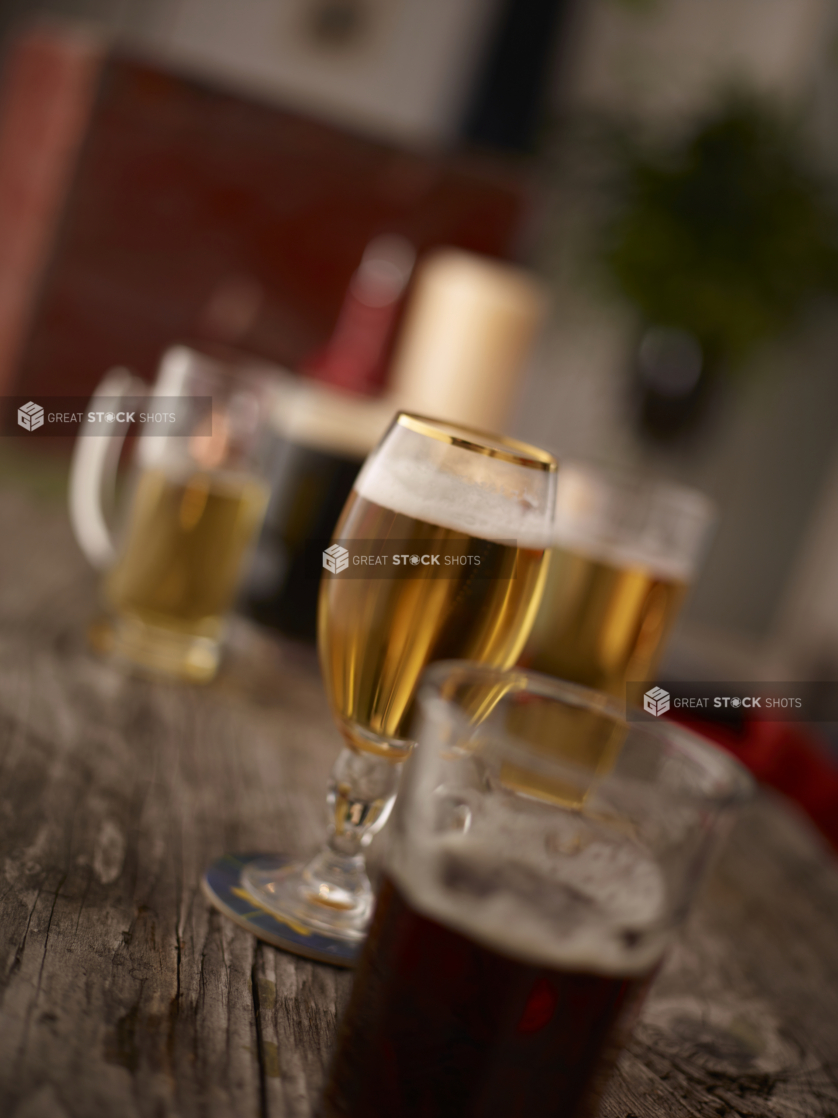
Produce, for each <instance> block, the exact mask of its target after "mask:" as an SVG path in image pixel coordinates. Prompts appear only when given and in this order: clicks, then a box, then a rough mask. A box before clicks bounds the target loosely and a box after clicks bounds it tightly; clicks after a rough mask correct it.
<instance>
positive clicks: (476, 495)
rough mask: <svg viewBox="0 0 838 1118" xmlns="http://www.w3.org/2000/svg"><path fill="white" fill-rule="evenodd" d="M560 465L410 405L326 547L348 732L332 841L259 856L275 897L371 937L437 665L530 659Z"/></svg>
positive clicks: (248, 873) (261, 875)
mask: <svg viewBox="0 0 838 1118" xmlns="http://www.w3.org/2000/svg"><path fill="white" fill-rule="evenodd" d="M555 478H556V462H555V459H554V458H553V457H552V456H551V455H549V454H546V453H545V452H544V451H540V450H538V449H536V448H534V447H530V446H527V445H525V444H523V443H519V442H516V441H514V440H511V439H506V438H502V437H500V436H494V435H487V434H484V433H482V432H477V431H474V430H471V429H470V428H465V427H460V426H458V425H456V424H450V423H444V422H440V421H437V420H432V419H426V418H422V417H419V416H415V415H407V414H404V413H400V414H399V415H398V416H397V417H396V418H395V420H394V421H393V423H392V425H391V427H390V429H389V430H388V431H387V433H386V434H385V435H384V437H383V439H382V441H381V443H380V444H379V446H378V447H377V448H376V450H375V451H373V453H372V454H371V455H370V457H369V458H368V459H367V461H366V463H365V465H364V467H363V469H362V470H361V473H360V474H359V476H358V479H357V480H356V482H355V486H354V488H353V491H352V493H351V494H350V497H349V500H348V502H347V504H346V506H345V508H344V511H343V514H342V516H341V519H340V521H339V522H338V525H337V528H336V529H335V535H334V540H333V543H332V547H331V548H330V549H329V551H327V552H326V553H324V560H323V561H324V564H325V563H327V562H328V563H329V566H328V567H327V569H326V570H325V571H324V572H323V575H322V581H321V584H320V602H319V613H318V630H319V631H318V649H319V653H320V664H321V668H322V671H323V681H324V683H325V686H326V694H327V696H328V698H329V703H330V705H331V708H332V713H333V714H334V716H335V719H336V721H337V724H338V727H339V729H340V731H341V735H342V737H343V741H344V749H343V751H342V752H341V754H340V755H339V757H338V760H337V762H336V765H335V768H334V770H333V773H332V783H331V787H330V791H329V813H330V830H329V838H328V843H327V847H326V848H325V849H324V850H323V851H322V852H321V853H320V854H319V855H317V856H316V857H315V859H314V860H313V861H311V862H309V863H308V864H306V865H292V866H290V867H289V866H282V865H278V866H277V867H276V868H273V867H270V866H268V867H265V866H264V865H263V864H260V865H258V866H256V865H251V866H250V867H246V868H245V870H244V872H243V878H242V880H243V887H244V889H245V890H246V891H247V893H248V894H249V895H250V896H251V897H253V898H254V899H255V900H256V902H257V903H258V904H259V905H260V906H262V907H264V908H268V909H269V910H270V911H272V912H275V913H277V914H278V915H280V916H281V917H282V918H283V919H284V920H286V921H289V920H290V921H293V922H294V924H295V925H297V926H303V927H308V928H313V929H316V930H317V931H318V932H320V933H321V934H327V935H331V936H334V937H337V938H342V939H343V940H344V941H346V942H350V943H359V942H360V941H361V940H362V939H363V936H364V935H365V933H366V928H367V923H368V920H369V914H370V911H371V907H372V890H371V887H370V884H369V881H368V879H367V875H366V871H365V868H364V859H363V853H362V849H363V847H364V845H365V844H366V843H367V842H368V841H369V839H370V838H371V836H372V835H373V834H374V833H375V832H376V831H377V830H378V829H379V828H380V827H381V826H382V825H383V823H384V821H385V820H386V818H387V816H388V814H389V812H390V809H391V807H392V804H393V800H394V798H395V794H396V785H397V781H398V778H399V772H400V768H401V762H402V761H404V759H405V758H406V757H407V755H408V753H409V752H410V749H411V747H412V744H413V743H412V738H411V736H410V733H409V724H410V719H411V716H412V713H413V699H414V695H415V692H416V687H417V685H418V682H419V678H420V676H421V673H422V671H423V670H424V669H425V667H426V666H427V665H428V664H429V663H431V662H433V661H436V660H444V659H450V658H452V657H457V658H463V659H468V660H473V661H479V662H481V663H487V664H491V665H493V666H496V667H500V668H505V667H509V666H511V665H512V664H514V663H515V662H516V660H517V658H518V656H519V655H520V653H521V650H522V648H523V646H524V642H525V641H526V638H527V635H528V634H529V630H530V627H531V625H532V622H533V619H534V617H535V614H536V611H537V609H538V603H539V599H540V596H541V591H542V587H543V584H544V579H545V575H546V571H547V562H548V558H549V555H548V540H549V537H550V525H551V521H552V515H553V507H554V503H555ZM318 558H319V557H318Z"/></svg>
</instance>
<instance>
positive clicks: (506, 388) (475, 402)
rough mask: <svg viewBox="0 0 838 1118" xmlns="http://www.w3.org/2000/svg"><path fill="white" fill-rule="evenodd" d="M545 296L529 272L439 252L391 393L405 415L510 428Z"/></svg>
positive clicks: (411, 309)
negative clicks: (411, 414)
mask: <svg viewBox="0 0 838 1118" xmlns="http://www.w3.org/2000/svg"><path fill="white" fill-rule="evenodd" d="M545 309H546V298H545V293H544V289H543V287H542V286H541V284H540V283H539V282H538V281H537V280H536V279H534V278H533V277H532V276H531V275H530V274H529V273H527V272H525V271H523V270H522V269H520V268H515V267H512V266H511V265H509V264H501V263H499V262H497V261H495V260H490V259H488V258H486V257H482V256H476V255H474V254H472V253H468V252H461V251H455V250H453V249H445V250H440V251H438V252H436V253H434V254H433V255H432V256H429V257H428V258H427V259H426V260H425V261H424V262H423V264H422V267H421V269H420V271H419V274H418V276H417V280H416V288H415V290H414V292H413V295H412V297H411V300H410V304H409V306H408V309H407V315H406V319H405V324H404V327H403V330H402V334H401V338H400V340H399V344H398V347H397V350H396V354H395V359H394V364H393V374H392V377H391V380H390V390H389V393H388V396H389V397H390V398H391V399H392V400H393V402H394V404H395V405H396V406H397V407H399V408H402V409H404V410H406V411H414V412H418V413H420V414H424V415H429V416H434V417H436V418H438V419H447V420H449V421H451V422H456V423H465V424H469V425H470V426H473V427H480V428H483V429H484V430H487V431H504V430H506V429H507V428H508V426H509V415H510V411H511V409H512V407H513V404H514V398H515V395H516V389H517V386H518V381H519V379H520V375H521V372H522V369H523V366H524V363H525V361H526V358H527V355H528V353H529V349H530V345H531V343H532V340H533V337H534V334H535V331H536V329H537V328H538V326H539V324H540V323H541V321H542V318H543V316H544V312H545Z"/></svg>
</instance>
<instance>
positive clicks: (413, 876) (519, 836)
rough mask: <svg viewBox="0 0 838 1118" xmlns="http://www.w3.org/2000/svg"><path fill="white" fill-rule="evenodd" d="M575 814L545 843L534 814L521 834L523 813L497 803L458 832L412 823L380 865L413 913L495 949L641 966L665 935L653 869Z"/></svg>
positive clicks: (607, 968) (588, 968) (565, 963)
mask: <svg viewBox="0 0 838 1118" xmlns="http://www.w3.org/2000/svg"><path fill="white" fill-rule="evenodd" d="M579 818H580V817H579V816H575V817H574V816H573V815H571V814H570V813H568V814H567V815H566V816H565V817H564V819H563V820H562V819H559V820H558V821H557V823H556V824H555V825H554V826H553V827H552V829H551V839H552V842H551V841H549V840H548V842H547V843H545V841H544V835H543V833H541V834H539V833H536V832H538V830H539V828H541V827H543V824H542V821H541V820H537V821H535V822H534V824H533V826H532V828H531V830H530V832H529V833H528V830H527V826H526V816H517V817H516V816H510V815H508V814H507V813H506V812H502V811H495V812H488V813H486V814H485V815H484V816H483V818H482V819H480V820H473V821H472V822H471V824H470V827H469V829H468V831H467V832H466V833H464V834H452V833H450V832H448V833H429V832H428V831H427V830H425V829H424V828H422V829H421V830H422V832H423V833H421V834H417V833H416V832H417V831H418V830H419V828H417V829H416V830H411V832H410V834H409V838H408V837H407V836H404V837H402V838H401V840H400V841H399V842H397V844H396V846H395V848H394V850H393V853H392V855H391V858H390V861H389V864H388V870H389V872H390V875H391V876H392V877H393V879H394V882H395V884H396V885H397V887H398V888H399V889H400V891H401V892H402V893H403V894H404V895H405V897H406V898H407V900H408V901H409V903H410V904H411V905H412V906H413V907H414V908H415V909H416V910H417V911H419V912H421V913H423V914H424V915H426V916H429V917H430V918H431V919H434V920H437V921H439V922H440V923H442V924H444V925H446V926H447V927H450V928H452V929H455V930H457V931H459V932H461V933H462V934H463V935H465V936H467V937H468V938H470V939H473V940H475V941H476V942H478V943H481V944H483V945H484V946H487V947H489V948H491V949H493V950H495V951H497V952H499V953H500V954H504V955H508V956H510V957H512V958H517V959H520V960H522V961H524V962H527V963H531V964H534V965H539V966H550V967H555V968H557V969H563V970H571V971H584V972H593V973H598V974H607V975H619V976H622V977H628V976H633V975H642V974H646V973H648V972H649V971H650V970H651V969H652V968H653V967H654V966H655V965H656V964H657V963H658V961H659V960H660V957H661V955H662V954H663V952H664V950H665V948H666V945H667V942H668V939H669V929H668V927H667V922H666V920H665V918H664V917H665V910H666V894H665V887H664V881H663V876H662V873H661V871H660V869H659V867H658V866H657V864H656V863H655V861H654V860H653V859H652V858H651V857H650V856H649V855H648V854H647V853H646V852H645V851H643V850H642V849H641V848H640V847H639V846H638V845H636V844H635V843H633V842H631V841H630V840H629V839H627V838H623V837H620V836H615V835H614V834H613V833H611V834H609V833H606V832H605V831H602V832H601V833H599V834H597V833H596V829H595V828H593V829H590V830H588V831H587V833H586V832H585V830H584V829H582V828H580V826H579ZM562 825H563V826H564V829H565V831H566V834H564V835H563V836H562V835H561V828H562ZM557 828H558V832H557ZM557 834H558V837H557Z"/></svg>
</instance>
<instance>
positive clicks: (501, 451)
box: [394, 411, 559, 473]
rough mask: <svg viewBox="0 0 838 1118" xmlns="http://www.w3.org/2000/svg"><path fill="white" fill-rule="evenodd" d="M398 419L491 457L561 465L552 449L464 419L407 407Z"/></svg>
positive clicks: (532, 465)
mask: <svg viewBox="0 0 838 1118" xmlns="http://www.w3.org/2000/svg"><path fill="white" fill-rule="evenodd" d="M394 423H395V424H397V425H398V426H400V427H407V429H408V430H410V431H414V432H415V433H416V434H418V435H427V436H428V437H430V438H432V439H437V440H438V441H439V442H442V443H448V444H449V446H456V447H459V448H460V449H461V450H469V451H471V452H472V453H474V454H484V455H486V456H487V457H489V458H500V459H501V460H502V461H504V462H512V463H514V464H515V465H516V466H523V467H525V468H526V469H530V470H544V471H546V472H550V473H554V472H555V471H556V470H558V468H559V463H558V461H557V459H556V458H555V456H554V455H552V454H550V453H549V451H546V450H541V449H540V448H539V447H537V446H533V445H532V444H531V443H525V442H521V441H520V440H518V439H512V438H510V437H509V436H508V435H495V434H493V433H491V432H489V431H481V430H480V429H479V428H477V427H469V426H467V425H466V424H464V423H449V422H448V420H444V419H434V418H432V417H431V416H427V415H417V414H415V413H414V412H406V411H400V412H397V413H396V417H395V420H394Z"/></svg>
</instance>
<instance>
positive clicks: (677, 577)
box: [522, 462, 714, 698]
mask: <svg viewBox="0 0 838 1118" xmlns="http://www.w3.org/2000/svg"><path fill="white" fill-rule="evenodd" d="M713 519H714V511H713V505H712V502H711V501H710V500H709V498H707V497H705V496H704V494H702V493H699V492H697V491H696V490H694V489H688V488H686V487H684V486H680V485H675V484H673V483H671V482H666V481H661V480H657V479H647V478H640V477H634V476H631V475H622V474H617V473H609V472H606V471H603V470H599V469H596V468H594V467H593V466H589V465H586V464H583V463H576V462H569V463H564V462H563V463H562V471H561V475H560V477H559V479H558V490H557V499H556V519H555V526H554V536H553V542H554V552H553V559H552V562H551V566H550V573H549V576H548V581H547V586H546V587H545V591H544V596H543V598H542V602H541V609H540V611H539V614H538V617H537V619H536V622H535V625H534V626H533V630H532V634H531V637H530V640H529V643H528V646H527V649H526V651H525V654H524V657H523V659H522V663H524V664H526V666H527V667H529V668H533V669H534V670H537V671H541V672H547V673H549V674H550V675H555V676H558V677H559V678H561V679H569V680H572V681H573V682H575V683H581V684H584V685H585V686H586V687H594V688H596V689H597V690H601V691H607V692H608V693H609V694H612V695H614V696H615V697H617V698H624V697H625V684H626V682H627V681H629V680H632V681H639V682H645V681H647V680H649V679H651V678H652V676H653V675H654V672H655V668H656V666H657V662H658V659H659V657H660V655H661V653H662V651H663V648H664V644H665V642H666V639H667V637H668V635H669V632H670V630H671V628H672V624H673V622H674V620H675V618H676V616H677V614H678V610H679V609H680V607H681V603H682V602H683V600H684V598H685V596H686V594H687V590H688V588H689V585H690V583H691V582H692V579H693V575H694V574H695V570H696V567H697V565H698V562H699V560H700V558H701V556H702V554H703V552H704V548H705V545H706V542H707V538H708V534H709V529H710V527H711V525H712V523H713Z"/></svg>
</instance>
